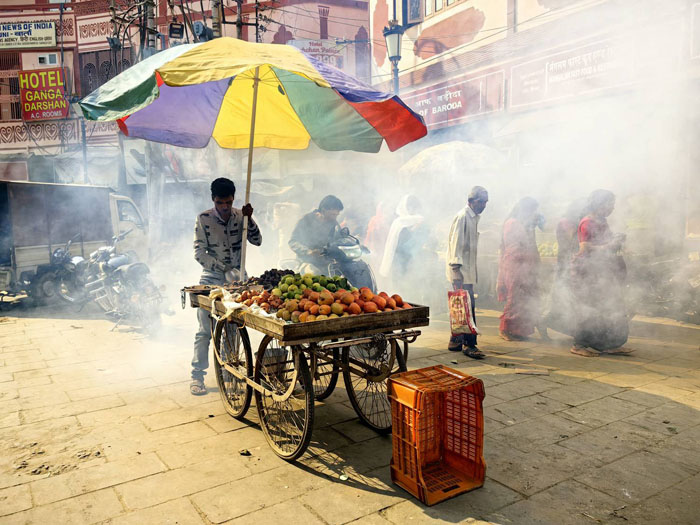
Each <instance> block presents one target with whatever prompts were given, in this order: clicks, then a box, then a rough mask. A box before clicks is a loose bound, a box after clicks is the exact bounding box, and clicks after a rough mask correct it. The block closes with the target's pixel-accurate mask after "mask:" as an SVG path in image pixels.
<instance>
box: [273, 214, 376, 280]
mask: <svg viewBox="0 0 700 525" xmlns="http://www.w3.org/2000/svg"><path fill="white" fill-rule="evenodd" d="M369 253H370V251H369V249H368V248H367V247H366V246H364V245H363V244H362V243H361V242H360V240H359V239H358V238H357V237H355V236H353V235H350V230H348V229H347V228H341V229H340V231H339V232H338V236H337V237H336V238H335V239H334V240H333V241H331V242H330V243H328V244H327V245H326V246H325V247H324V248H323V249H322V251H321V255H323V257H325V258H326V259H327V261H328V265H327V266H326V267H324V268H315V267H313V268H312V267H310V266H311V265H309V264H308V263H304V262H302V261H299V260H297V259H291V260H287V261H282V267H283V268H288V269H290V270H294V271H296V272H298V273H307V272H309V271H310V272H312V273H316V272H317V271H319V272H320V273H323V274H325V275H328V276H330V277H333V276H336V275H340V276H343V277H345V278H346V279H347V280H348V281H349V282H350V284H352V285H353V286H355V287H357V288H362V287H364V286H366V287H367V288H369V289H370V290H373V291H376V289H377V282H376V280H375V278H374V273H373V272H372V268H371V267H370V265H369V264H367V263H366V262H365V261H363V260H362V256H363V255H367V254H369Z"/></svg>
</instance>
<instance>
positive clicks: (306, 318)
mask: <svg viewBox="0 0 700 525" xmlns="http://www.w3.org/2000/svg"><path fill="white" fill-rule="evenodd" d="M408 308H412V306H411V305H410V304H408V303H405V302H404V301H403V299H401V296H400V295H392V296H391V297H390V296H389V294H387V293H385V292H380V293H378V294H376V295H375V294H374V293H373V292H372V290H370V289H369V288H360V289H359V290H356V291H354V292H349V291H347V290H343V289H340V290H337V291H335V292H330V291H328V290H323V291H321V292H315V291H313V290H311V289H310V288H307V289H306V290H304V293H303V297H302V298H301V299H299V300H297V299H288V300H286V301H285V302H284V304H283V305H282V306H281V307H280V309H279V311H278V312H277V317H279V318H280V319H284V320H285V321H292V322H293V323H308V322H311V321H323V320H324V319H335V318H338V317H348V316H350V315H360V314H362V313H366V314H371V313H377V312H391V311H393V310H401V309H408Z"/></svg>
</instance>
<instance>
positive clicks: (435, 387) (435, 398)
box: [389, 365, 486, 505]
mask: <svg viewBox="0 0 700 525" xmlns="http://www.w3.org/2000/svg"><path fill="white" fill-rule="evenodd" d="M389 398H390V399H391V416H392V427H393V428H392V440H393V454H392V458H391V479H392V481H393V482H394V483H396V484H397V485H399V486H400V487H402V488H404V489H405V490H407V491H408V492H410V493H411V494H413V495H414V496H415V497H417V498H418V499H419V500H421V501H422V502H423V503H425V504H427V505H434V504H435V503H439V502H440V501H443V500H446V499H448V498H451V497H453V496H456V495H457V494H461V493H462V492H467V491H469V490H472V489H475V488H479V487H481V486H482V485H483V484H484V475H485V474H486V463H485V462H484V457H483V451H484V416H483V410H482V403H483V400H484V384H483V382H482V381H481V380H480V379H477V378H475V377H472V376H468V375H465V374H462V373H461V372H458V371H457V370H453V369H452V368H449V367H446V366H442V365H438V366H431V367H428V368H421V369H419V370H411V371H409V372H403V373H401V374H397V375H394V376H392V377H390V378H389Z"/></svg>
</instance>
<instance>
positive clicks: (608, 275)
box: [571, 190, 631, 357]
mask: <svg viewBox="0 0 700 525" xmlns="http://www.w3.org/2000/svg"><path fill="white" fill-rule="evenodd" d="M614 209H615V195H614V194H613V193H612V192H610V191H607V190H596V191H594V192H593V193H592V194H591V196H590V197H589V201H588V214H587V215H586V216H585V217H584V218H583V219H581V222H580V223H579V226H578V241H579V251H578V253H577V254H576V256H575V257H574V259H573V261H572V265H571V270H572V285H573V292H574V297H575V298H576V328H575V330H574V345H573V346H572V347H571V352H572V353H574V354H577V355H582V356H585V357H594V356H597V355H599V354H600V353H601V352H605V353H609V354H628V353H630V352H631V350H628V349H625V348H622V345H624V344H625V343H626V342H627V337H628V334H629V321H628V318H627V309H626V308H625V303H624V300H623V294H622V282H623V281H624V278H625V266H624V260H623V259H622V256H620V255H618V252H619V251H620V250H621V249H622V244H623V242H624V235H613V233H612V232H611V231H610V227H609V226H608V221H607V217H609V216H610V214H611V213H612V212H613V210H614Z"/></svg>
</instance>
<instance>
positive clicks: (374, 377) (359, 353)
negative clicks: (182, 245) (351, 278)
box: [183, 287, 429, 461]
mask: <svg viewBox="0 0 700 525" xmlns="http://www.w3.org/2000/svg"><path fill="white" fill-rule="evenodd" d="M183 292H186V293H188V294H189V296H190V304H191V306H192V307H194V308H204V309H205V310H207V311H208V312H210V315H211V318H212V336H213V341H214V359H213V365H214V370H215V373H216V379H217V382H218V385H219V391H220V393H221V397H222V400H223V402H224V406H225V407H226V410H227V412H228V413H229V414H230V415H231V416H233V417H234V418H237V419H242V418H243V417H244V416H245V414H246V412H247V410H248V408H249V407H250V402H251V400H252V397H253V395H255V403H256V405H257V409H258V415H259V418H260V426H261V427H262V430H263V432H264V434H265V437H266V438H267V441H268V443H269V445H270V446H271V447H272V449H273V450H274V452H275V453H276V454H277V455H278V456H280V457H281V458H283V459H285V460H288V461H293V460H295V459H297V458H299V457H300V456H301V455H302V454H303V453H304V451H305V450H306V447H307V446H308V444H309V441H310V439H311V432H312V429H313V420H314V402H315V400H322V399H325V398H327V397H328V396H329V395H331V393H332V392H333V389H334V388H335V386H336V383H337V381H338V376H339V375H341V374H342V376H343V380H344V382H345V387H346V389H347V392H348V397H349V399H350V402H351V404H352V406H353V408H354V409H355V411H356V412H357V415H358V416H359V417H360V419H361V420H362V422H363V423H365V424H366V425H368V426H369V427H371V428H372V429H374V430H375V431H377V432H379V433H388V432H390V431H391V405H390V403H389V398H388V396H387V378H388V377H389V376H390V375H391V374H393V373H396V372H401V371H405V370H406V360H407V357H408V345H409V344H410V343H413V342H414V341H415V340H416V338H417V337H418V336H419V335H420V331H419V330H416V328H418V327H421V326H428V324H429V320H428V317H429V309H428V307H427V306H417V305H414V306H413V308H411V309H407V310H396V311H390V312H380V313H372V314H362V315H356V316H352V317H340V318H337V319H328V320H323V321H314V322H308V323H294V324H292V323H286V322H284V321H283V320H281V319H276V318H273V317H269V316H264V315H260V314H256V313H254V312H251V311H249V310H247V309H237V310H233V311H232V312H231V311H227V309H226V307H225V306H224V304H223V303H222V302H221V301H220V300H217V299H214V300H212V299H210V298H209V295H208V292H209V290H208V289H207V288H206V287H191V288H186V289H184V290H183ZM251 329H252V330H257V331H259V332H261V333H262V334H263V339H262V342H261V343H260V346H259V348H258V350H257V353H256V356H255V360H253V353H252V348H251V343H250V338H249V335H248V330H251Z"/></svg>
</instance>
